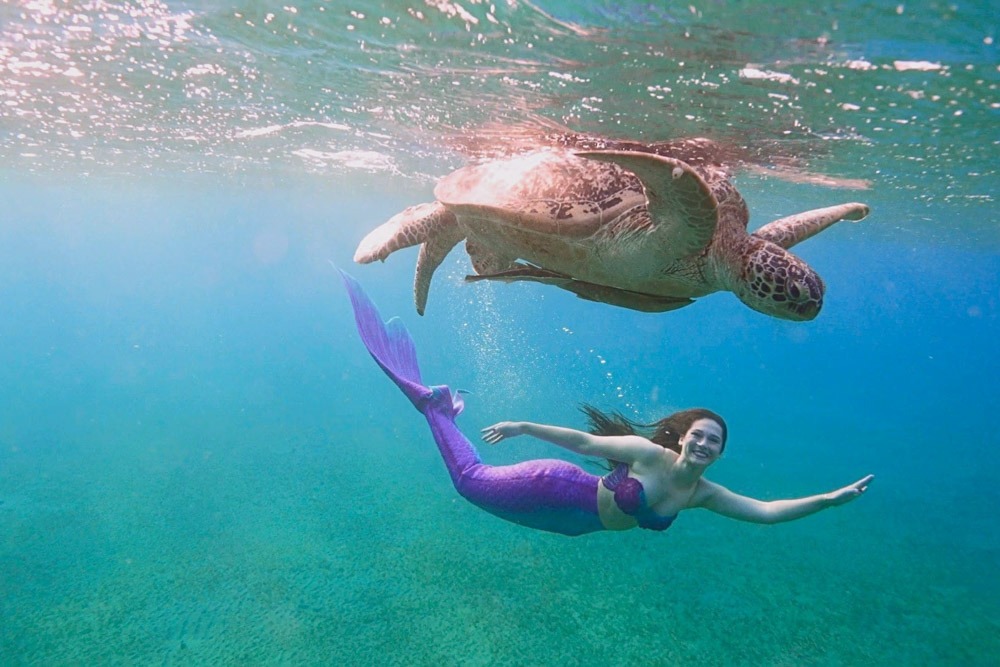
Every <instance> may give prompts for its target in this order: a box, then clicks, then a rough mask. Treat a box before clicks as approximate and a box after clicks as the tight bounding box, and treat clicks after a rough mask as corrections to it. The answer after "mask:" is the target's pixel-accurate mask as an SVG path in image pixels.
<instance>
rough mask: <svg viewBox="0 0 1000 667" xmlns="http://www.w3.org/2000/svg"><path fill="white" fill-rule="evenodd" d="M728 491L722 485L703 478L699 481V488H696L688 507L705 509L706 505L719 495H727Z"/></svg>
mask: <svg viewBox="0 0 1000 667" xmlns="http://www.w3.org/2000/svg"><path fill="white" fill-rule="evenodd" d="M727 490H728V489H726V487H724V486H722V485H721V484H717V483H715V482H713V481H711V480H709V479H705V478H704V477H702V478H701V479H699V480H698V486H696V487H695V490H694V493H692V494H691V499H690V500H689V501H688V507H704V506H705V503H707V502H709V501H710V500H711V499H712V498H715V497H716V496H718V494H719V493H725V492H726V491H727Z"/></svg>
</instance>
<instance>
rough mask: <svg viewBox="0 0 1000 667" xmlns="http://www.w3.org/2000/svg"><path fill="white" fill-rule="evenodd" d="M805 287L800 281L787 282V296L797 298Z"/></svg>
mask: <svg viewBox="0 0 1000 667" xmlns="http://www.w3.org/2000/svg"><path fill="white" fill-rule="evenodd" d="M805 289H806V286H805V285H803V284H802V281H799V280H793V281H792V282H790V283H788V296H790V297H792V298H793V299H796V300H797V299H798V298H799V297H800V296H802V291H803V290H805Z"/></svg>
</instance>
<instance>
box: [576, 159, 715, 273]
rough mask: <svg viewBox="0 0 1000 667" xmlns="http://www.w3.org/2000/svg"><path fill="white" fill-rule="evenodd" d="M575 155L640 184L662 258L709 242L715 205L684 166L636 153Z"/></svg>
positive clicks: (706, 189)
mask: <svg viewBox="0 0 1000 667" xmlns="http://www.w3.org/2000/svg"><path fill="white" fill-rule="evenodd" d="M575 155H577V156H578V157H583V158H587V159H589V160H597V161H599V162H610V163H612V164H616V165H618V166H619V167H621V168H622V169H625V170H626V171H630V172H632V173H633V174H634V175H635V176H636V177H637V178H638V179H639V180H640V181H642V185H643V189H644V191H645V194H646V201H647V203H646V207H647V209H648V210H649V215H650V217H651V219H652V220H651V221H652V223H653V225H654V228H655V232H654V233H655V234H656V236H657V237H658V238H661V239H663V240H664V245H663V248H662V251H661V253H665V254H664V255H663V256H664V259H677V258H680V257H690V256H692V255H697V254H699V253H701V252H702V251H704V249H705V248H707V247H708V244H709V243H711V241H712V237H713V236H714V235H715V227H716V224H717V223H718V220H719V202H718V200H716V198H715V195H713V194H712V190H711V188H710V187H709V185H708V184H707V183H706V182H705V179H703V178H702V177H701V175H699V174H698V172H697V171H695V170H694V168H693V167H691V165H689V164H688V163H686V162H684V161H682V160H676V159H674V158H669V157H664V156H662V155H654V154H652V153H640V152H636V151H580V152H577V153H575Z"/></svg>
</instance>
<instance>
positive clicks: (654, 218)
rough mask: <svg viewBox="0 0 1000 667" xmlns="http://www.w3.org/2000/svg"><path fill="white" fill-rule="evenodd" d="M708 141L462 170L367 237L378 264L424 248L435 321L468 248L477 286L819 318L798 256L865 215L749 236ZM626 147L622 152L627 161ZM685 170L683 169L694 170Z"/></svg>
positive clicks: (420, 291) (796, 223)
mask: <svg viewBox="0 0 1000 667" xmlns="http://www.w3.org/2000/svg"><path fill="white" fill-rule="evenodd" d="M710 145H711V142H709V141H708V140H702V139H689V140H684V141H680V142H669V143H662V144H638V143H633V142H629V143H621V144H618V145H617V146H615V145H612V146H613V147H615V148H617V149H616V150H585V151H575V150H568V149H564V148H557V149H545V150H537V151H533V152H530V153H526V154H522V155H519V156H515V157H512V158H508V159H502V160H495V161H492V162H486V163H483V164H479V165H475V166H467V167H463V168H461V169H459V170H457V171H455V172H453V173H451V174H449V175H448V176H446V177H444V178H443V179H442V180H441V181H440V182H439V183H438V185H437V187H436V188H435V189H434V196H435V197H436V198H437V201H435V202H432V203H427V204H419V205H417V206H411V207H410V208H407V209H406V210H405V211H403V212H401V213H399V214H397V215H396V216H394V217H393V218H392V219H390V220H389V221H388V222H386V223H385V224H383V225H382V226H380V227H378V228H377V229H375V230H374V231H372V232H371V233H369V234H368V235H367V236H366V237H365V238H364V239H363V240H362V241H361V243H360V245H359V246H358V249H357V252H356V253H355V255H354V260H355V261H356V262H359V263H361V264H367V263H369V262H372V261H374V260H376V259H377V260H383V261H384V260H385V258H386V257H387V256H389V255H390V254H391V253H393V252H395V251H396V250H399V249H400V248H405V247H409V246H413V245H416V244H421V248H420V252H419V255H418V259H417V269H416V277H415V283H414V298H415V301H416V306H417V312H418V313H420V314H423V312H424V307H425V305H426V302H427V294H428V290H429V288H430V282H431V276H432V274H433V272H434V270H435V269H436V268H437V267H438V266H439V265H440V264H441V262H442V261H443V260H444V258H445V256H446V255H447V254H448V252H449V251H450V250H451V249H452V248H453V247H454V246H455V245H456V244H458V242H459V241H461V240H462V239H466V250H467V252H468V253H469V256H470V258H471V260H472V265H473V267H474V269H475V271H476V273H477V274H478V275H475V276H467V279H468V280H482V279H491V280H503V281H513V280H531V281H536V282H541V283H546V284H551V285H556V286H558V287H561V288H563V289H566V290H569V291H571V292H574V293H575V294H577V295H579V296H580V297H583V298H584V299H589V300H592V301H601V302H604V303H609V304H613V305H617V306H622V307H625V308H632V309H635V310H641V311H647V312H661V311H667V310H673V309H676V308H681V307H683V306H686V305H688V304H690V303H692V302H693V300H694V298H696V297H700V296H704V295H706V294H710V293H712V292H717V291H720V290H729V291H732V292H734V293H735V294H736V296H737V297H739V298H740V300H741V301H743V303H745V304H746V305H748V306H750V307H751V308H753V309H754V310H757V311H760V312H762V313H766V314H768V315H773V316H775V317H779V318H782V319H787V320H811V319H813V318H814V317H816V315H817V313H819V311H820V308H821V307H822V305H823V291H824V287H823V281H822V280H821V279H820V277H819V275H817V273H816V272H815V271H813V269H812V268H810V267H809V265H807V264H806V263H805V262H803V261H802V260H801V259H799V258H798V257H796V256H795V255H793V254H792V253H790V252H788V250H787V248H790V247H792V246H793V245H795V244H796V243H798V242H800V241H803V240H805V239H807V238H809V237H810V236H813V235H814V234H817V233H819V232H821V231H823V230H824V229H826V228H827V227H829V226H830V225H832V224H833V223H835V222H837V221H839V220H844V219H847V220H861V219H862V218H864V217H865V216H866V215H868V207H867V206H865V205H864V204H858V203H851V204H841V205H839V206H831V207H828V208H821V209H816V210H813V211H806V212H804V213H798V214H796V215H793V216H789V217H786V218H781V219H780V220H776V221H774V222H772V223H770V224H768V225H765V226H763V227H761V228H760V229H758V230H757V231H755V232H754V233H753V234H749V233H748V232H747V222H748V220H749V213H748V211H747V206H746V203H745V202H744V201H743V197H741V196H740V194H739V193H738V192H737V191H736V188H735V187H734V186H733V184H732V183H731V182H730V180H729V178H728V175H727V171H726V169H725V168H723V167H722V166H720V165H717V164H711V161H710V160H703V159H699V156H700V155H705V154H707V153H706V152H705V151H703V150H700V149H706V148H708V147H709V146H710ZM622 148H624V150H623V149H622ZM682 158H684V159H682Z"/></svg>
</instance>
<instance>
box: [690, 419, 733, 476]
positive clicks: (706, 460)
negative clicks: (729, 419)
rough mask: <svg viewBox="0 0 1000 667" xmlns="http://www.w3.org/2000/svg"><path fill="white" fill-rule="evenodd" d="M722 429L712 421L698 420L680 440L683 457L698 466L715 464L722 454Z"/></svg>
mask: <svg viewBox="0 0 1000 667" xmlns="http://www.w3.org/2000/svg"><path fill="white" fill-rule="evenodd" d="M722 445H723V441H722V427H721V426H720V425H719V424H718V422H716V421H715V420H712V419H699V420H698V421H696V422H695V423H693V424H691V428H689V429H688V430H687V433H685V434H684V436H683V437H682V438H681V453H682V455H683V457H684V458H685V459H686V460H687V461H689V462H690V463H693V464H695V465H698V466H702V467H707V466H710V465H712V464H713V463H715V461H716V460H717V459H718V458H719V455H721V454H722Z"/></svg>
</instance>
